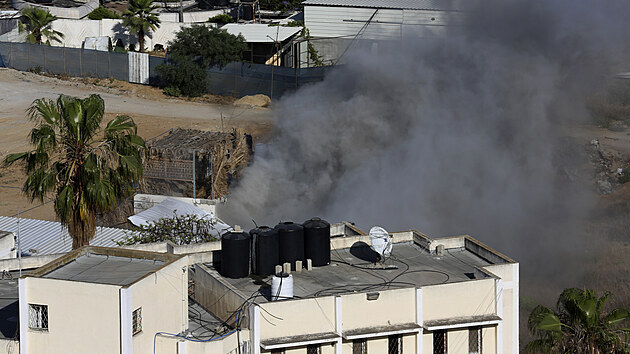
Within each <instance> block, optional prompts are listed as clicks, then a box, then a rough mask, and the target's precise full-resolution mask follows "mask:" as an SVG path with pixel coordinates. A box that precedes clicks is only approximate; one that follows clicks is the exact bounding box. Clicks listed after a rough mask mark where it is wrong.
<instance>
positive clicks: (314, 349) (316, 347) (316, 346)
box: [306, 344, 321, 354]
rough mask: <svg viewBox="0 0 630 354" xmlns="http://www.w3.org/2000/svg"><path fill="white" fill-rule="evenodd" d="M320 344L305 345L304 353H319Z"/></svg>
mask: <svg viewBox="0 0 630 354" xmlns="http://www.w3.org/2000/svg"><path fill="white" fill-rule="evenodd" d="M320 353H321V350H320V346H319V344H311V345H307V346H306V354H320Z"/></svg>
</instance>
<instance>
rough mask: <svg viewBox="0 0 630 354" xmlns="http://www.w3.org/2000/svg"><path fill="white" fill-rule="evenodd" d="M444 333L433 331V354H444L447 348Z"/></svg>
mask: <svg viewBox="0 0 630 354" xmlns="http://www.w3.org/2000/svg"><path fill="white" fill-rule="evenodd" d="M446 340H447V336H446V331H435V332H433V354H446V353H447V350H448V348H447V346H446Z"/></svg>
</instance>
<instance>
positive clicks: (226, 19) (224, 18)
mask: <svg viewBox="0 0 630 354" xmlns="http://www.w3.org/2000/svg"><path fill="white" fill-rule="evenodd" d="M208 22H210V23H232V22H236V20H235V19H234V17H232V16H230V15H227V14H221V15H216V16H214V17H210V18H209V19H208Z"/></svg>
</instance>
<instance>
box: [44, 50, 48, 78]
mask: <svg viewBox="0 0 630 354" xmlns="http://www.w3.org/2000/svg"><path fill="white" fill-rule="evenodd" d="M46 47H47V46H44V72H46Z"/></svg>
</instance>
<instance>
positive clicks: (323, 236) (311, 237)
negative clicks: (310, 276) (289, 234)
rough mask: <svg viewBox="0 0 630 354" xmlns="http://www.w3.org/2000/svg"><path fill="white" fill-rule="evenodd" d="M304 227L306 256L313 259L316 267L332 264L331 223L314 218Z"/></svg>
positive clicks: (306, 222) (305, 223)
mask: <svg viewBox="0 0 630 354" xmlns="http://www.w3.org/2000/svg"><path fill="white" fill-rule="evenodd" d="M302 226H303V227H304V256H305V257H306V259H309V258H310V259H311V260H312V261H313V266H314V267H321V266H325V265H328V264H330V224H329V223H328V222H327V221H326V220H322V219H320V218H312V219H311V220H307V221H305V222H304V224H302Z"/></svg>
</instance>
